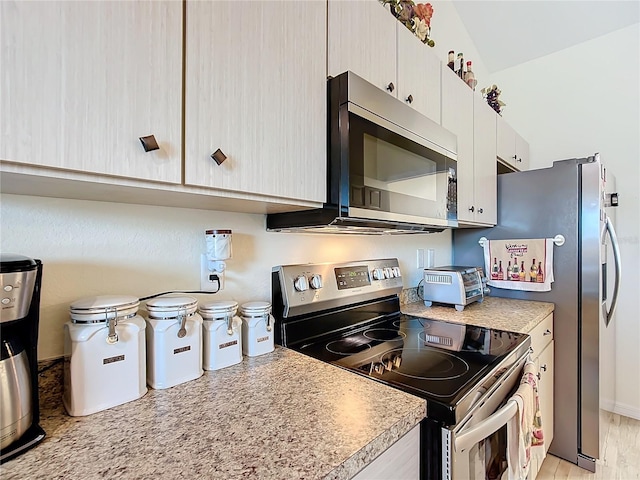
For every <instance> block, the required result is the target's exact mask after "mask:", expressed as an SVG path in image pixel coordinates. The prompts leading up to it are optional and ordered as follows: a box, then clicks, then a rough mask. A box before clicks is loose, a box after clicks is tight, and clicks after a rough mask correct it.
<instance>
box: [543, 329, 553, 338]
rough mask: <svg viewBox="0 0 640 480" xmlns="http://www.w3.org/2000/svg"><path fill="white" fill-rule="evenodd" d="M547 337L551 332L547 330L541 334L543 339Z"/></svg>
mask: <svg viewBox="0 0 640 480" xmlns="http://www.w3.org/2000/svg"><path fill="white" fill-rule="evenodd" d="M547 335H551V330H549V329H548V328H547V329H546V330H545V331H544V333H543V334H542V336H543V337H545V336H547Z"/></svg>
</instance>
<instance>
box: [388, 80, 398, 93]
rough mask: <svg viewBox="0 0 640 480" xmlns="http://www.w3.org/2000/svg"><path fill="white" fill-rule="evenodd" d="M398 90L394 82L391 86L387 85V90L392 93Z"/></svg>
mask: <svg viewBox="0 0 640 480" xmlns="http://www.w3.org/2000/svg"><path fill="white" fill-rule="evenodd" d="M395 89H396V86H395V85H394V84H393V82H389V85H387V90H389V91H390V92H393V91H394V90H395Z"/></svg>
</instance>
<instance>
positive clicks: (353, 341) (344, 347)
mask: <svg viewBox="0 0 640 480" xmlns="http://www.w3.org/2000/svg"><path fill="white" fill-rule="evenodd" d="M325 348H326V349H327V350H328V351H329V352H331V353H333V354H336V355H353V354H354V353H360V352H364V351H365V350H368V349H370V348H371V345H369V343H368V342H366V340H365V339H362V338H357V337H348V338H341V339H340V340H334V341H333V342H329V343H327V345H326V346H325Z"/></svg>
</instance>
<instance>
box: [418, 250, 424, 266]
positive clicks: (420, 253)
mask: <svg viewBox="0 0 640 480" xmlns="http://www.w3.org/2000/svg"><path fill="white" fill-rule="evenodd" d="M416 268H424V248H419V249H418V251H417V252H416Z"/></svg>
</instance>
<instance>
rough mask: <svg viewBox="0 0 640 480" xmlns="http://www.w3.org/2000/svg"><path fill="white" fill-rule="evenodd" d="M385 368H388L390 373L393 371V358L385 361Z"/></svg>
mask: <svg viewBox="0 0 640 480" xmlns="http://www.w3.org/2000/svg"><path fill="white" fill-rule="evenodd" d="M384 368H386V369H387V370H389V371H391V370H393V359H392V358H387V359H386V360H385V361H384Z"/></svg>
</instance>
